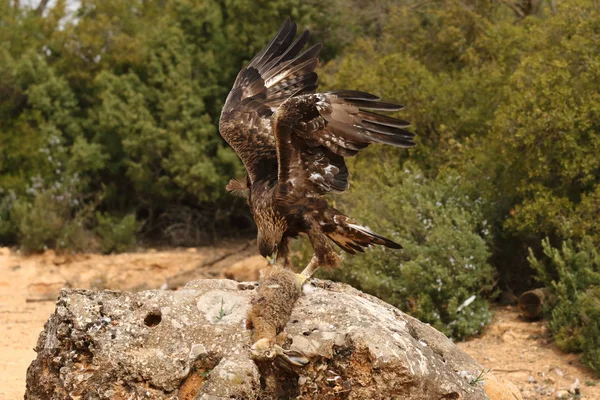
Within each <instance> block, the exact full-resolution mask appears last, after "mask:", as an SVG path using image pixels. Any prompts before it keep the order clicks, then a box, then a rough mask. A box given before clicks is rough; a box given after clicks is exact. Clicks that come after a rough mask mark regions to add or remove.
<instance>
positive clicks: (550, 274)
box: [529, 236, 600, 371]
mask: <svg viewBox="0 0 600 400" xmlns="http://www.w3.org/2000/svg"><path fill="white" fill-rule="evenodd" d="M542 246H543V249H544V255H545V256H544V257H543V258H542V257H540V258H537V257H536V256H535V255H534V254H533V252H531V251H530V255H529V262H530V263H531V266H532V267H533V268H534V270H535V271H536V273H537V278H538V280H539V281H540V282H541V283H542V284H544V285H545V286H546V287H548V288H550V289H551V291H552V294H553V295H554V296H555V301H554V304H552V305H550V307H548V309H547V310H546V311H547V313H548V317H549V326H550V329H551V331H552V332H553V334H554V338H555V339H556V344H557V345H558V346H559V347H560V348H562V349H564V350H567V351H578V352H579V351H581V352H583V358H582V361H583V362H584V363H586V364H588V365H589V366H590V367H592V368H593V369H594V370H596V371H600V252H598V248H597V247H596V246H595V245H594V243H593V240H592V239H591V238H590V237H588V236H585V237H584V238H583V240H582V241H581V242H579V243H577V244H574V243H573V242H572V241H565V242H563V243H562V246H561V247H560V248H556V247H553V246H552V245H551V244H550V241H549V240H548V239H544V241H543V242H542Z"/></svg>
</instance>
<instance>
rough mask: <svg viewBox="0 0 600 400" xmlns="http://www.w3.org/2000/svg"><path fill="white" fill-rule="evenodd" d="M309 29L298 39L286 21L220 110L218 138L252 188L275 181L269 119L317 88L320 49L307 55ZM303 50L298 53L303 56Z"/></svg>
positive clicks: (274, 159)
mask: <svg viewBox="0 0 600 400" xmlns="http://www.w3.org/2000/svg"><path fill="white" fill-rule="evenodd" d="M308 35H309V34H308V31H304V32H303V33H302V34H300V35H299V36H298V37H297V38H295V36H296V24H295V23H293V22H291V20H290V19H289V18H287V19H286V20H285V22H284V23H283V25H282V26H281V28H280V29H279V31H278V32H277V34H276V35H275V37H274V38H273V39H272V40H271V42H269V44H268V45H267V46H266V47H265V48H264V49H263V50H262V51H260V52H259V53H258V54H257V55H256V56H255V57H254V58H253V59H252V60H251V61H250V63H249V64H248V65H247V66H246V67H245V68H244V69H242V70H241V71H240V72H239V74H238V76H237V78H236V80H235V83H234V85H233V88H232V90H231V92H229V95H228V96H227V100H226V101H225V105H224V106H223V110H222V112H221V119H220V121H219V131H220V133H221V136H223V138H224V139H225V140H226V141H227V143H229V145H230V146H231V147H232V148H233V149H234V151H235V152H236V153H237V154H238V156H239V157H240V159H241V160H242V162H243V163H244V166H245V167H246V171H247V172H248V178H249V180H250V184H252V183H253V182H254V181H256V180H257V179H267V180H275V179H277V171H278V169H277V155H276V149H275V137H274V135H273V132H272V125H271V118H272V116H273V113H274V112H275V110H276V109H277V108H278V107H279V106H280V105H281V104H282V103H283V102H284V101H286V100H287V99H289V98H291V97H292V96H298V95H303V94H308V93H314V92H315V90H316V89H317V74H316V73H315V72H314V69H315V67H316V66H317V64H318V59H317V55H318V53H319V51H320V50H321V47H322V46H321V45H320V44H316V45H314V46H312V47H310V48H309V49H307V50H306V51H304V52H302V48H303V47H304V46H305V45H306V43H307V42H308ZM301 52H302V53H301Z"/></svg>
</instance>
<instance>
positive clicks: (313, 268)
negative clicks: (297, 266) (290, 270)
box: [300, 255, 319, 279]
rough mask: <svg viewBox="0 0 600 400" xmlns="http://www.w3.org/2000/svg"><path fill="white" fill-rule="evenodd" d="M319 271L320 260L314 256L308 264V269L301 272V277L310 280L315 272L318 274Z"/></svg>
mask: <svg viewBox="0 0 600 400" xmlns="http://www.w3.org/2000/svg"><path fill="white" fill-rule="evenodd" d="M318 269H319V259H318V258H317V256H316V255H315V256H312V258H311V259H310V262H309V263H308V265H307V266H306V268H304V270H303V271H302V272H300V275H302V276H303V277H304V278H305V279H308V278H310V277H311V276H312V275H313V274H314V273H315V272H317V270H318Z"/></svg>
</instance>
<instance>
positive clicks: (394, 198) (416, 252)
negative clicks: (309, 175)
mask: <svg viewBox="0 0 600 400" xmlns="http://www.w3.org/2000/svg"><path fill="white" fill-rule="evenodd" d="M363 171H364V172H363V173H362V174H361V173H360V172H359V173H357V176H356V177H355V180H354V187H353V189H352V191H351V193H349V194H348V195H345V196H344V198H343V200H341V201H342V204H338V206H339V207H340V208H341V209H342V210H347V211H348V213H349V215H351V216H352V218H354V219H355V220H356V221H358V223H361V224H364V225H369V226H370V227H371V229H373V230H374V231H375V232H377V233H380V234H382V235H384V236H387V237H389V238H390V239H392V240H395V241H397V242H398V243H400V244H402V246H403V247H404V249H403V250H391V249H387V248H381V247H377V248H373V249H369V250H367V251H366V253H365V254H358V255H356V256H351V255H347V254H344V255H343V264H342V267H341V268H340V269H338V270H335V271H332V272H329V273H325V276H327V277H329V278H334V279H337V280H341V281H344V282H347V283H349V284H351V285H353V286H354V287H357V288H359V289H361V290H363V291H365V292H367V293H370V294H373V295H375V296H377V297H379V298H381V299H382V300H384V301H386V302H388V303H390V304H392V305H395V306H396V307H398V308H400V309H402V310H404V311H407V312H409V313H410V314H412V315H413V316H415V317H417V318H419V319H420V320H421V321H424V322H428V323H430V324H431V325H433V326H434V327H435V328H437V329H439V330H441V331H442V332H444V333H445V334H447V335H449V336H451V337H453V338H456V339H460V338H464V337H467V336H472V335H475V334H477V333H479V332H480V331H481V330H482V328H483V326H484V325H485V324H486V323H488V322H489V320H490V311H489V307H488V298H489V297H490V294H491V293H490V292H491V291H492V286H493V279H494V270H493V268H492V267H491V266H490V265H489V264H488V262H487V259H488V257H489V251H488V246H487V244H486V241H485V239H484V237H486V236H487V235H488V233H489V232H488V229H487V227H486V222H485V221H484V220H483V218H482V214H481V207H480V200H479V199H476V198H473V197H472V196H470V195H469V193H468V192H467V191H465V190H464V188H462V186H463V185H462V184H461V181H460V178H459V177H457V176H456V175H453V174H444V175H440V176H439V177H438V178H437V179H435V180H433V179H427V178H425V177H424V175H423V173H422V172H421V171H420V170H419V169H418V168H416V167H411V166H408V167H405V168H398V167H394V166H393V164H392V163H390V162H387V163H384V164H383V165H381V166H379V167H375V166H373V165H372V166H371V168H370V170H363Z"/></svg>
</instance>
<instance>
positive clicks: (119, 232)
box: [95, 213, 139, 253]
mask: <svg viewBox="0 0 600 400" xmlns="http://www.w3.org/2000/svg"><path fill="white" fill-rule="evenodd" d="M96 220H97V221H98V226H96V229H95V232H96V233H97V234H98V236H99V237H100V249H101V250H102V252H104V253H112V252H118V253H119V252H123V251H127V250H131V249H132V248H133V247H134V246H135V244H136V234H137V231H138V229H139V226H138V223H137V222H136V220H135V215H134V214H128V215H126V216H124V217H122V218H120V217H116V216H111V215H106V214H102V213H96Z"/></svg>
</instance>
